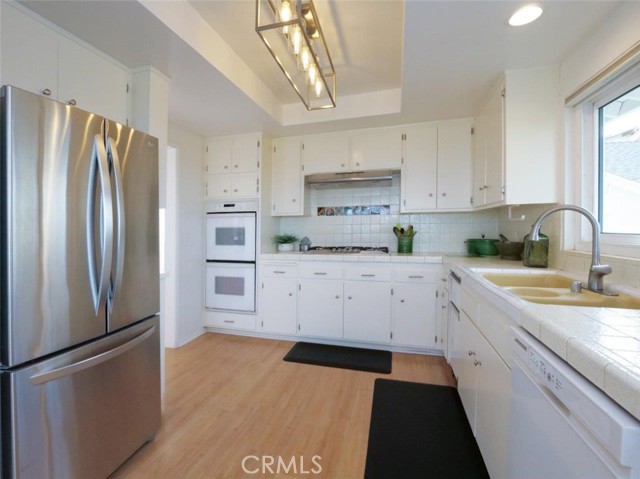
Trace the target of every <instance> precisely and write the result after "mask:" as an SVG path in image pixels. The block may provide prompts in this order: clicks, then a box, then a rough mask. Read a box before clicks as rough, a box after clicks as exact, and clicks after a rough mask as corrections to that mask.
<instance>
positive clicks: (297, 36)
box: [290, 25, 302, 55]
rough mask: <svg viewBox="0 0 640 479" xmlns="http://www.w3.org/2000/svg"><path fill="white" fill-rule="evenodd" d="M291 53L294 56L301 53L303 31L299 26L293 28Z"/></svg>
mask: <svg viewBox="0 0 640 479" xmlns="http://www.w3.org/2000/svg"><path fill="white" fill-rule="evenodd" d="M290 39H291V52H292V53H293V54H294V55H297V54H298V53H300V47H301V46H302V31H301V30H300V27H299V26H298V25H294V26H293V27H291V38H290Z"/></svg>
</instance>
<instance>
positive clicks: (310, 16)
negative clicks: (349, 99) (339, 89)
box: [256, 0, 336, 110]
mask: <svg viewBox="0 0 640 479" xmlns="http://www.w3.org/2000/svg"><path fill="white" fill-rule="evenodd" d="M256 32H257V33H258V35H260V38H261V39H262V41H263V42H264V44H265V45H266V47H267V49H268V50H269V52H270V53H271V56H273V58H274V60H275V61H276V63H277V64H278V66H279V67H280V69H281V70H282V73H284V75H285V76H286V77H287V80H288V81H289V83H290V84H291V86H292V87H293V89H294V90H295V91H296V93H297V94H298V96H299V97H300V100H302V103H304V106H305V107H306V108H307V110H321V109H326V108H335V106H336V72H335V69H334V67H333V61H332V60H331V55H330V54H329V50H328V49H327V43H326V41H325V39H324V35H323V34H322V28H320V22H319V21H318V15H317V13H316V9H315V7H314V5H313V1H312V0H256Z"/></svg>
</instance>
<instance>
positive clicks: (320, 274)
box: [313, 272, 327, 276]
mask: <svg viewBox="0 0 640 479" xmlns="http://www.w3.org/2000/svg"><path fill="white" fill-rule="evenodd" d="M313 274H315V275H316V276H326V275H327V273H317V272H316V273H313Z"/></svg>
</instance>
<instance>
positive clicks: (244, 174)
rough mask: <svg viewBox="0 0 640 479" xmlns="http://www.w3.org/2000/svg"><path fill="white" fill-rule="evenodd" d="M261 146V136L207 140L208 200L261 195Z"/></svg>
mask: <svg viewBox="0 0 640 479" xmlns="http://www.w3.org/2000/svg"><path fill="white" fill-rule="evenodd" d="M260 142H261V136H260V133H251V134H248V135H237V136H227V137H218V138H210V139H208V140H207V144H206V148H205V153H206V163H205V172H206V174H207V177H206V181H205V196H206V197H207V198H251V197H256V196H258V195H259V192H260V182H259V170H260V168H259V165H260V158H261V149H260Z"/></svg>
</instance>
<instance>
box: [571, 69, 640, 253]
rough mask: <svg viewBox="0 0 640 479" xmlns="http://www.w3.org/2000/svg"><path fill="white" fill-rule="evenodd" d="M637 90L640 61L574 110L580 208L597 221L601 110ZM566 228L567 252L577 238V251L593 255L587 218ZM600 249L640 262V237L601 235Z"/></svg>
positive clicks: (575, 244) (600, 166)
mask: <svg viewBox="0 0 640 479" xmlns="http://www.w3.org/2000/svg"><path fill="white" fill-rule="evenodd" d="M638 87H640V59H639V60H636V62H634V65H633V66H631V67H630V68H628V69H626V70H625V71H624V72H622V73H620V74H618V75H617V76H616V77H615V78H613V79H612V80H611V81H609V82H607V83H606V84H605V85H603V86H602V87H600V88H599V89H598V90H597V91H596V92H594V93H593V94H591V95H590V96H589V97H587V98H586V99H584V100H583V101H581V102H579V103H578V104H576V105H575V106H574V107H573V111H574V120H575V121H577V122H579V125H580V126H579V128H578V129H577V130H578V137H579V138H578V139H577V142H576V145H575V146H576V148H577V150H578V151H577V155H576V157H577V159H578V161H579V164H578V168H577V171H576V173H577V175H576V176H577V177H578V178H579V181H577V182H576V183H577V184H575V185H574V187H575V191H576V199H579V200H581V201H580V202H579V204H581V205H583V206H584V207H585V208H587V209H589V210H591V211H592V212H593V213H594V215H595V216H596V218H600V207H601V201H602V199H601V198H600V185H599V182H600V170H601V168H602V165H601V163H600V151H599V149H600V142H599V127H600V125H599V123H600V118H599V116H600V115H599V108H600V107H602V106H604V105H606V104H608V103H610V102H611V101H613V100H615V99H616V98H619V97H620V96H623V95H624V94H625V93H628V92H629V91H631V90H633V89H635V88H638ZM567 186H569V185H567ZM565 221H570V220H569V219H567V220H565ZM565 227H567V230H568V231H571V233H572V234H569V235H567V238H566V241H565V249H572V248H571V247H570V246H571V245H569V244H568V243H570V242H572V241H571V240H572V239H573V238H575V241H573V243H574V245H573V247H574V248H575V250H577V251H584V252H590V251H591V226H590V224H589V223H588V222H587V221H586V219H585V218H582V217H581V218H580V219H578V220H576V221H574V222H572V223H565ZM600 247H601V252H602V253H603V254H606V255H613V256H624V257H630V258H640V234H623V233H602V234H601V236H600Z"/></svg>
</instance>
